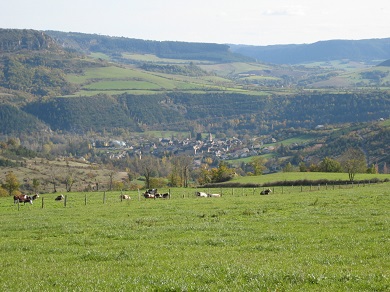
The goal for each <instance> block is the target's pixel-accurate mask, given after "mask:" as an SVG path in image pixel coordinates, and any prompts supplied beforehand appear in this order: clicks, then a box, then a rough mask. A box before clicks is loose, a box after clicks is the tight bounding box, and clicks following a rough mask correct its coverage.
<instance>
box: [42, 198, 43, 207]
mask: <svg viewBox="0 0 390 292" xmlns="http://www.w3.org/2000/svg"><path fill="white" fill-rule="evenodd" d="M42 209H43V197H42Z"/></svg>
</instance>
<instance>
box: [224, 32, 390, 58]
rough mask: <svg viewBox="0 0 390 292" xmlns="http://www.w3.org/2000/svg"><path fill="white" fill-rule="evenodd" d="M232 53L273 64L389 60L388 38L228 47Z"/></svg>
mask: <svg viewBox="0 0 390 292" xmlns="http://www.w3.org/2000/svg"><path fill="white" fill-rule="evenodd" d="M231 50H232V51H233V52H235V53H239V54H242V55H245V56H248V57H251V58H255V59H257V60H258V61H261V62H266V63H275V64H300V63H308V62H318V61H331V60H342V59H348V60H353V61H358V62H372V61H374V60H385V59H389V58H390V38H386V39H368V40H356V41H353V40H330V41H320V42H316V43H313V44H303V45H271V46H245V45H239V46H237V45H231Z"/></svg>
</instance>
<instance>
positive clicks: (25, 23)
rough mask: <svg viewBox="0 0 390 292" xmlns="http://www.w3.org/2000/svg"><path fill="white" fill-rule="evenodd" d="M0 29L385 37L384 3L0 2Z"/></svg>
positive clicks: (262, 39) (179, 36)
mask: <svg viewBox="0 0 390 292" xmlns="http://www.w3.org/2000/svg"><path fill="white" fill-rule="evenodd" d="M0 28H31V29H38V30H59V31H65V32H69V31H72V32H83V33H96V34H102V35H110V36H124V37H130V38H140V39H145V40H161V41H164V40H170V41H188V42H207V43H210V42H211V43H231V44H250V45H270V44H300V43H313V42H316V41H320V40H330V39H367V38H388V37H390V1H389V0H370V1H368V0H366V1H363V0H344V1H343V0H321V1H320V0H142V1H139V0H77V1H75V0H51V1H47V0H8V1H6V0H4V1H1V4H0Z"/></svg>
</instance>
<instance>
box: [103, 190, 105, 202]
mask: <svg viewBox="0 0 390 292" xmlns="http://www.w3.org/2000/svg"><path fill="white" fill-rule="evenodd" d="M105 202H106V191H104V193H103V204H104V203H105Z"/></svg>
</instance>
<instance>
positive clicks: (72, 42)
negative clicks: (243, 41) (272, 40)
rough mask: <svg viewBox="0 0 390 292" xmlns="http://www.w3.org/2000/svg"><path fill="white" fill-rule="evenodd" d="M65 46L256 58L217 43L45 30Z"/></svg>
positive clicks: (115, 51)
mask: <svg viewBox="0 0 390 292" xmlns="http://www.w3.org/2000/svg"><path fill="white" fill-rule="evenodd" d="M45 33H46V34H47V35H49V36H50V37H52V38H53V39H54V40H55V41H56V42H57V43H59V44H60V45H62V47H64V48H68V49H69V48H70V49H74V50H77V51H82V52H84V53H91V52H101V53H104V54H108V55H111V56H118V55H120V54H121V53H124V52H125V53H135V54H153V55H156V56H158V57H161V58H171V59H188V60H194V59H197V60H209V61H218V62H232V61H238V62H242V61H253V60H252V59H251V58H249V57H246V56H243V55H239V54H235V53H232V52H231V51H230V50H229V46H228V45H225V44H216V43H190V42H176V41H152V40H142V39H133V38H125V37H111V36H104V35H97V34H85V33H76V32H60V31H45Z"/></svg>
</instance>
